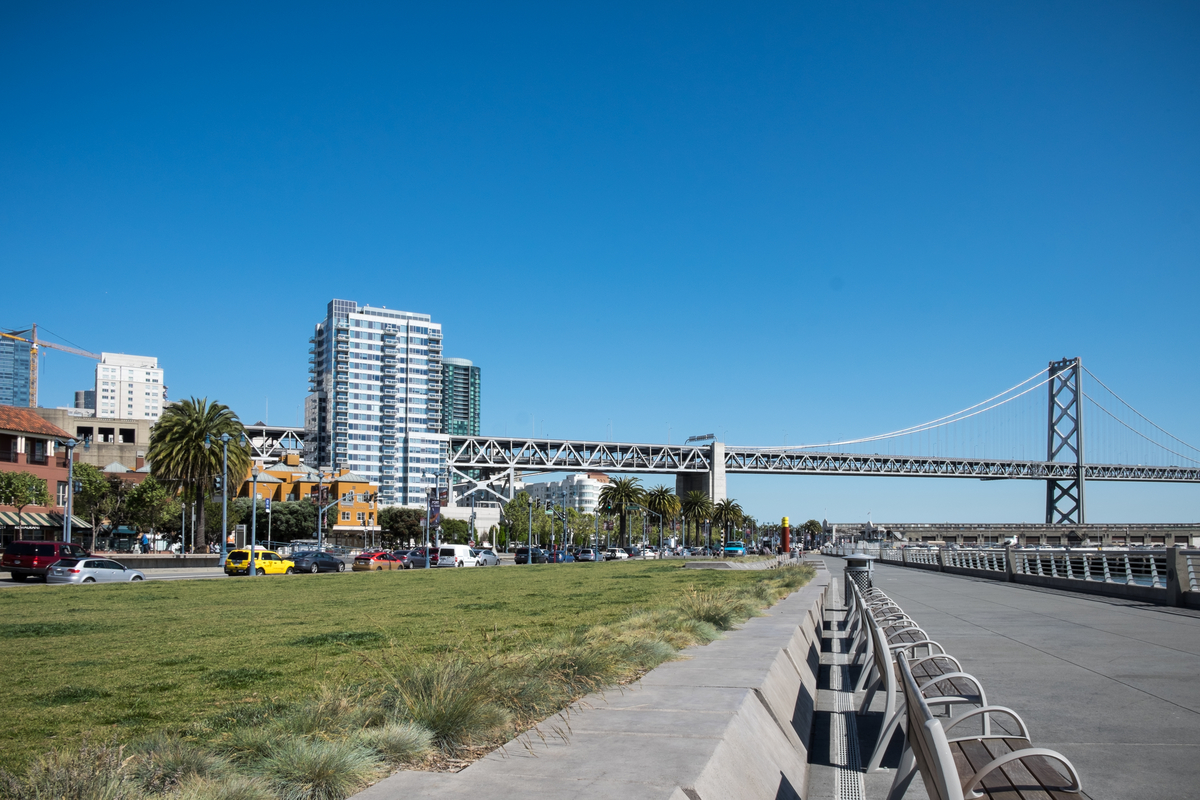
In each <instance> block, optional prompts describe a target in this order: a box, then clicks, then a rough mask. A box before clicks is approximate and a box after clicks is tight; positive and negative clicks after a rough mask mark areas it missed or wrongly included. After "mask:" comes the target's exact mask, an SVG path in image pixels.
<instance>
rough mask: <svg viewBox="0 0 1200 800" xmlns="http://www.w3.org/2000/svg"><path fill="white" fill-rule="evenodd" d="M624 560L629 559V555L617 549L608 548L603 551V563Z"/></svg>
mask: <svg viewBox="0 0 1200 800" xmlns="http://www.w3.org/2000/svg"><path fill="white" fill-rule="evenodd" d="M626 558H629V553H626V552H625V551H624V550H622V549H621V548H619V547H610V548H608V549H607V550H605V551H604V560H605V561H622V560H624V559H626Z"/></svg>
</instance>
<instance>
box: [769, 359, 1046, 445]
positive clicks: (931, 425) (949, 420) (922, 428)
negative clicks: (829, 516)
mask: <svg viewBox="0 0 1200 800" xmlns="http://www.w3.org/2000/svg"><path fill="white" fill-rule="evenodd" d="M1043 371H1044V370H1043ZM1043 371H1039V372H1038V375H1040V374H1042V372H1043ZM1036 377H1037V375H1034V376H1033V378H1027V379H1026V380H1023V381H1021V382H1020V383H1018V384H1017V385H1016V386H1014V387H1013V388H1012V389H1009V390H1008V391H1005V392H1001V393H1000V394H998V395H995V396H993V397H991V398H989V399H987V400H984V401H983V402H982V403H976V404H975V405H973V406H970V407H969V408H964V409H963V410H962V411H958V412H955V413H954V414H948V415H947V416H944V417H939V418H938V419H935V420H932V421H930V422H925V423H922V424H920V425H914V426H912V427H910V428H904V429H902V430H899V431H893V432H891V433H883V434H879V435H878V436H865V437H863V438H861V439H846V440H845V441H841V442H824V443H822V444H798V445H792V446H791V447H764V448H761V449H762V450H763V451H772V452H774V451H778V452H786V451H789V450H811V449H814V448H818V447H840V446H842V445H845V444H863V443H865V442H877V441H880V440H882V439H896V438H899V437H901V436H907V435H911V434H914V433H927V432H929V431H932V430H936V429H939V428H944V427H945V426H947V425H953V424H954V423H955V422H962V421H963V420H965V419H970V418H971V417H974V416H978V415H979V414H983V413H985V412H987V411H991V410H992V409H994V408H999V407H1000V406H1002V405H1004V404H1005V403H1010V402H1012V401H1013V400H1016V399H1017V398H1018V397H1022V396H1024V395H1027V394H1029V393H1030V392H1032V391H1033V390H1034V389H1037V388H1039V387H1042V386H1045V385H1046V384H1047V383H1049V382H1050V381H1051V380H1052V379H1053V376H1051V377H1047V378H1044V379H1042V380H1041V381H1040V382H1039V383H1035V384H1034V385H1033V386H1030V387H1029V388H1028V389H1026V390H1025V391H1023V392H1020V393H1019V394H1015V395H1013V396H1012V397H1009V398H1007V399H1006V400H1001V401H1000V402H999V403H996V404H995V405H992V406H988V407H987V408H980V409H979V410H978V411H976V412H974V413H973V414H967V413H966V412H967V411H970V410H971V409H973V408H979V406H981V405H984V403H989V402H991V401H992V400H995V399H996V398H997V397H1004V395H1006V394H1008V393H1010V392H1012V391H1013V389H1017V388H1020V387H1021V386H1023V385H1025V384H1026V383H1029V381H1031V380H1033V379H1034V378H1036ZM943 420H946V421H943Z"/></svg>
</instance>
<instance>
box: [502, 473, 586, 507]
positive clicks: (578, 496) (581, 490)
mask: <svg viewBox="0 0 1200 800" xmlns="http://www.w3.org/2000/svg"><path fill="white" fill-rule="evenodd" d="M608 482H609V478H608V476H607V475H605V474H604V473H603V472H589V473H586V474H584V473H572V474H570V475H568V476H567V477H565V478H563V479H562V480H561V481H547V482H545V483H527V484H525V485H524V486H519V487H518V491H522V492H525V493H526V494H528V495H529V497H530V498H531V499H533V500H534V501H535V502H540V503H542V504H543V505H545V504H546V503H549V504H550V505H555V506H561V505H562V504H563V492H564V490H565V491H566V501H567V507H568V508H573V509H575V510H576V511H579V512H581V513H583V514H594V513H596V506H597V505H598V504H599V502H600V490H601V489H603V488H604V485H605V484H606V483H608Z"/></svg>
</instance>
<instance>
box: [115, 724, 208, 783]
mask: <svg viewBox="0 0 1200 800" xmlns="http://www.w3.org/2000/svg"><path fill="white" fill-rule="evenodd" d="M134 749H135V750H136V751H137V755H136V757H135V758H134V759H133V761H132V762H131V763H132V768H133V774H134V777H135V778H137V781H138V783H139V784H141V786H142V788H143V789H145V790H146V791H148V792H166V791H169V790H171V789H174V788H175V787H177V786H179V785H180V784H181V783H183V782H184V781H186V780H188V779H189V778H196V777H199V778H210V777H221V776H223V775H226V774H228V773H229V772H230V764H229V762H228V761H226V760H225V759H223V758H220V757H219V756H216V755H213V754H212V753H210V752H207V751H206V750H202V749H200V748H199V747H198V746H196V745H194V744H192V743H191V742H185V741H183V740H182V739H177V738H175V737H172V736H168V735H165V734H162V733H160V734H158V735H157V736H155V737H153V738H151V739H147V740H146V741H144V742H141V743H140V744H139V745H137V746H136V747H135V748H134Z"/></svg>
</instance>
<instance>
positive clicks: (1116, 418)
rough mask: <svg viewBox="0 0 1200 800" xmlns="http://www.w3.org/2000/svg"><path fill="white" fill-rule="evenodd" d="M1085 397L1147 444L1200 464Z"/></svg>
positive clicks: (1090, 398)
mask: <svg viewBox="0 0 1200 800" xmlns="http://www.w3.org/2000/svg"><path fill="white" fill-rule="evenodd" d="M1092 377H1095V376H1094V375H1093V376H1092ZM1105 388H1107V387H1105ZM1110 391H1111V390H1110ZM1114 394H1116V393H1115V392H1114ZM1083 396H1084V397H1086V398H1087V399H1088V400H1091V401H1092V405H1094V406H1096V408H1098V409H1100V410H1101V411H1103V412H1104V413H1105V414H1108V415H1109V416H1110V417H1112V418H1113V419H1115V420H1116V421H1117V422H1119V423H1120V424H1122V425H1124V426H1125V427H1126V428H1129V430H1131V431H1133V432H1134V433H1136V434H1137V435H1138V436H1140V437H1142V438H1143V439H1145V440H1146V441H1147V442H1150V444H1152V445H1154V446H1155V447H1161V448H1162V449H1163V450H1166V451H1167V452H1168V453H1171V454H1172V455H1176V456H1179V457H1180V458H1182V459H1183V460H1184V461H1191V462H1192V463H1193V464H1200V461H1198V460H1196V459H1194V458H1192V457H1191V456H1185V455H1184V454H1183V453H1176V452H1175V451H1174V450H1172V449H1171V448H1169V447H1167V446H1166V445H1164V444H1159V443H1158V442H1156V441H1154V440H1153V439H1151V438H1150V437H1149V436H1147V435H1146V434H1144V433H1142V432H1141V431H1139V430H1138V429H1137V428H1134V427H1133V426H1132V425H1130V424H1129V423H1128V422H1126V421H1125V420H1123V419H1121V418H1120V417H1118V416H1117V415H1115V414H1113V413H1112V412H1111V411H1109V410H1108V409H1107V408H1105V407H1104V406H1102V405H1100V403H1098V402H1097V401H1096V398H1094V397H1092V396H1091V395H1090V394H1088V393H1087V392H1084V393H1083ZM1139 416H1141V415H1139ZM1142 419H1146V418H1145V417H1142ZM1146 421H1147V422H1150V420H1146ZM1150 424H1152V425H1153V424H1154V423H1150ZM1154 427H1156V428H1158V426H1157V425H1155V426H1154ZM1159 430H1162V428H1159ZM1163 433H1166V431H1163ZM1168 435H1169V434H1168ZM1172 438H1174V437H1172ZM1184 444H1187V442H1184ZM1188 447H1191V445H1188ZM1146 455H1149V453H1147V454H1146ZM1147 460H1149V459H1147Z"/></svg>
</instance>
